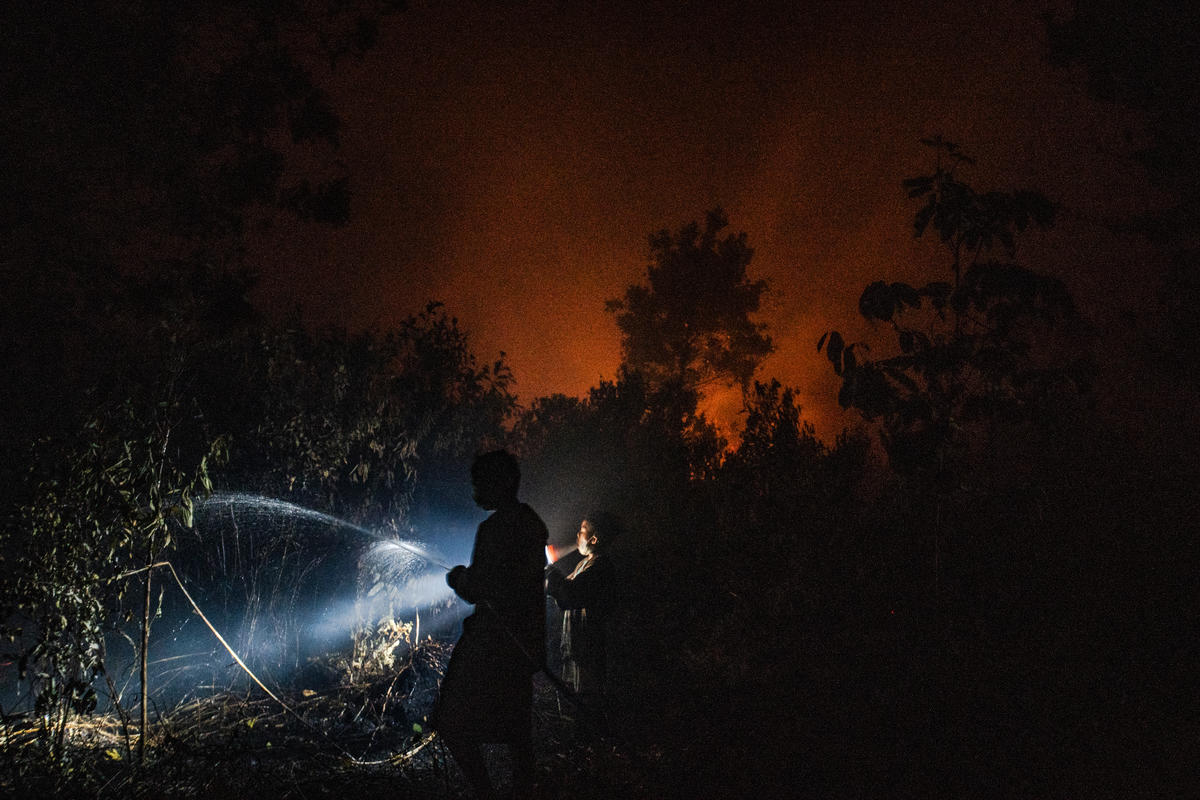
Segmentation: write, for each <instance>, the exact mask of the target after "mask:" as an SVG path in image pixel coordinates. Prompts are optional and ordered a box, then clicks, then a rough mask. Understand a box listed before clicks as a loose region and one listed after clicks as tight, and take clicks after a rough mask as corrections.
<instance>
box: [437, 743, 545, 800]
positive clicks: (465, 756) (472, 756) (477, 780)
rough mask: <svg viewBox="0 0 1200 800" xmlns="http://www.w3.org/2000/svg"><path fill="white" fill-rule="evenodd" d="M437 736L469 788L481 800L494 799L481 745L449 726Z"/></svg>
mask: <svg viewBox="0 0 1200 800" xmlns="http://www.w3.org/2000/svg"><path fill="white" fill-rule="evenodd" d="M438 735H439V736H441V737H442V741H444V742H445V743H446V747H447V748H449V749H450V754H451V755H452V756H454V760H455V761H456V762H458V766H459V769H461V770H462V771H463V774H464V775H466V776H467V782H468V783H470V784H471V788H472V789H474V790H475V794H476V795H477V796H479V797H480V798H481V800H493V798H495V797H496V791H495V789H493V788H492V779H491V777H490V776H489V775H488V770H487V761H485V760H484V758H483V745H482V743H480V741H479V740H478V739H475V738H473V737H470V736H461V735H459V734H458V733H457V732H456V731H455V730H454V728H453V726H449V729H448V730H447V727H446V726H445V725H443V727H442V728H440V729H439V730H438ZM532 753H533V751H532V750H530V755H532Z"/></svg>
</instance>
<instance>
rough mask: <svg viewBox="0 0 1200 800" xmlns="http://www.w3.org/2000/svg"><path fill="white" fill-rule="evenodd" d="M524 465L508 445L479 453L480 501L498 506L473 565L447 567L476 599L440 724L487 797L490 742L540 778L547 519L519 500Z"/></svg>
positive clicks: (459, 587) (521, 790)
mask: <svg viewBox="0 0 1200 800" xmlns="http://www.w3.org/2000/svg"><path fill="white" fill-rule="evenodd" d="M520 480H521V473H520V469H519V468H518V467H517V461H516V459H515V458H513V457H512V456H511V455H510V454H509V453H507V452H505V451H503V450H496V451H493V452H490V453H485V454H484V455H481V456H479V457H478V458H476V459H475V463H474V464H473V465H472V466H471V485H472V488H473V490H474V496H475V502H476V504H477V505H479V507H480V508H483V509H485V510H487V511H491V512H493V513H492V515H491V516H489V517H488V518H487V519H486V520H484V521H483V522H482V523H481V524H480V526H479V530H478V531H476V533H475V547H474V550H473V551H472V553H471V565H470V566H467V567H464V566H462V565H461V564H460V565H459V566H456V567H454V568H453V569H452V570H450V572H449V573H447V575H446V583H448V584H449V585H450V588H452V589H453V590H454V591H455V593H457V594H458V596H459V597H461V598H463V599H464V600H466V601H467V602H468V603H474V604H475V613H473V614H471V616H469V617H467V618H466V619H465V620H464V621H463V632H462V636H461V637H460V638H459V640H458V643H457V644H456V645H455V646H454V652H453V653H452V654H451V655H450V663H449V664H448V665H447V667H446V676H445V677H444V678H443V679H442V689H441V696H440V698H439V700H438V708H437V714H436V718H435V719H436V725H437V730H438V733H439V734H440V735H441V737H442V739H443V741H445V742H446V746H447V747H449V748H450V752H451V753H452V754H453V755H454V759H455V760H456V761H457V762H458V765H459V766H460V767H461V768H462V770H463V772H464V773H466V776H467V779H468V780H469V781H470V782H471V785H472V786H473V787H474V788H475V791H476V792H477V793H478V794H479V796H480V797H488V798H490V797H494V796H495V790H494V789H493V787H492V784H491V779H490V778H489V777H488V771H487V764H486V762H485V761H484V757H483V748H482V745H483V744H485V743H506V744H508V745H510V747H511V749H512V757H513V788H514V794H515V795H516V796H517V797H523V796H527V795H528V794H529V792H530V790H531V789H532V786H533V770H534V762H533V739H532V727H531V726H532V719H531V713H532V706H533V673H534V672H536V671H537V670H539V669H540V668H541V666H542V664H543V663H544V661H545V646H546V645H545V624H546V622H545V600H544V596H543V594H542V572H543V565H544V561H543V553H544V547H545V545H546V526H545V524H544V523H543V522H542V520H541V518H539V517H538V515H537V514H536V513H535V512H534V510H533V509H532V508H530V507H529V506H527V505H525V504H524V503H522V502H520V501H518V500H517V488H518V486H519V484H520Z"/></svg>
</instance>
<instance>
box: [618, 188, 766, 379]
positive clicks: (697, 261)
mask: <svg viewBox="0 0 1200 800" xmlns="http://www.w3.org/2000/svg"><path fill="white" fill-rule="evenodd" d="M728 224H729V220H728V219H727V218H726V216H725V214H724V212H723V211H721V209H719V208H717V209H714V210H712V211H709V212H708V213H707V215H706V217H705V221H704V227H703V228H701V227H700V225H699V224H697V223H696V222H692V223H689V224H687V225H685V226H684V227H682V228H680V229H679V231H677V232H676V233H671V232H670V231H668V230H665V229H664V230H662V231H659V232H658V233H656V234H653V235H652V236H650V264H649V266H648V267H647V271H646V283H645V284H633V285H631V286H629V287H628V288H627V289H626V290H625V295H624V297H622V298H619V299H614V300H609V301H608V304H607V309H608V311H609V312H610V313H612V314H614V315H615V316H616V322H617V327H618V328H619V329H620V331H621V351H622V358H623V363H624V366H625V367H626V368H627V369H630V370H633V371H637V372H640V373H642V374H643V375H645V376H646V377H647V379H649V380H650V381H651V382H652V383H653V384H655V385H676V386H678V387H681V388H683V389H686V390H690V391H695V390H697V389H699V388H700V387H703V386H705V385H707V384H709V383H712V382H714V381H723V382H726V383H730V384H733V383H736V384H737V385H739V386H740V387H741V388H742V389H743V390H746V389H748V388H749V386H750V382H751V380H752V378H753V376H754V372H755V370H756V369H757V368H758V365H759V363H760V362H761V361H762V359H763V358H764V357H765V356H767V355H768V354H769V353H770V352H771V351H772V350H773V344H772V342H771V338H770V337H769V336H768V335H767V333H766V324H765V323H761V322H756V321H755V320H754V319H752V315H753V314H754V313H755V312H757V311H758V309H759V305H760V303H761V300H762V296H763V293H764V292H765V291H766V289H767V284H766V281H764V280H751V279H750V277H749V276H748V274H747V267H748V266H749V265H750V260H751V258H752V257H753V255H754V251H753V250H752V249H751V248H750V247H749V245H747V243H746V234H745V233H737V234H728V235H725V236H722V235H721V232H722V231H723V230H724V229H725V228H726V227H727V226H728Z"/></svg>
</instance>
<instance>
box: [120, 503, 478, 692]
mask: <svg viewBox="0 0 1200 800" xmlns="http://www.w3.org/2000/svg"><path fill="white" fill-rule="evenodd" d="M195 510H196V519H195V525H194V527H193V528H192V531H191V535H190V536H187V537H184V538H183V539H181V541H180V549H179V551H178V552H177V554H176V558H177V559H178V566H179V568H180V570H181V572H182V577H183V579H184V581H185V582H186V583H187V585H188V589H189V591H190V592H191V593H192V594H193V595H194V596H195V598H196V601H197V602H198V603H199V607H200V608H201V609H202V610H203V613H204V614H205V616H206V617H209V618H210V619H211V620H212V621H213V624H215V625H216V626H217V628H218V629H219V630H221V632H222V634H223V635H224V636H225V637H226V638H227V639H228V640H229V642H230V643H231V644H232V645H233V647H234V648H235V649H236V650H237V651H238V652H239V654H240V655H241V657H243V658H244V659H245V660H246V661H247V663H249V664H250V665H251V666H252V668H253V669H254V671H255V672H256V673H257V674H259V675H260V676H261V677H263V679H265V680H267V681H268V682H269V683H274V684H276V685H284V684H289V683H300V682H304V683H305V685H306V686H308V685H311V684H310V683H309V681H311V680H312V679H313V674H312V669H313V668H314V664H315V663H330V664H331V663H333V661H330V659H334V660H336V659H337V658H339V656H338V655H337V654H342V653H346V652H348V648H350V646H351V644H352V642H353V641H354V639H353V637H354V636H356V635H357V633H356V632H358V633H361V632H366V633H367V634H368V635H370V632H371V631H372V630H373V629H374V628H375V626H376V625H381V624H382V623H384V622H385V621H387V620H397V621H398V620H400V619H407V620H409V621H413V620H414V619H417V618H419V620H420V621H419V623H418V626H417V630H419V631H420V638H421V639H424V638H425V637H426V636H428V635H440V634H441V633H444V632H446V631H448V630H450V629H452V628H453V626H456V625H457V624H459V623H460V622H461V620H462V617H464V616H465V614H466V613H467V609H466V607H465V606H463V605H462V604H461V603H459V602H457V601H456V599H455V595H454V593H453V591H452V590H451V589H450V588H449V587H448V586H447V585H446V582H445V572H446V571H447V570H449V569H450V567H449V565H448V563H447V558H446V557H445V556H442V555H441V554H440V553H437V552H436V551H435V550H433V549H431V547H430V546H429V545H427V544H426V543H425V542H421V541H414V540H412V539H408V538H400V537H399V536H397V535H395V534H394V533H393V532H391V531H388V530H387V529H383V528H372V527H370V526H367V525H361V524H358V523H355V522H351V521H349V520H345V519H341V518H339V517H336V516H334V515H332V514H328V513H325V512H322V511H317V510H314V509H311V508H306V507H304V506H302V505H298V504H296V503H292V502H288V501H286V500H279V499H274V498H270V497H264V496H260V495H256V494H251V493H244V492H219V493H214V494H212V495H210V496H208V497H205V498H198V499H197V501H196V509H195ZM445 522H446V524H445V525H441V524H438V525H436V526H435V527H434V528H433V529H434V530H436V531H437V532H438V533H439V534H440V535H442V536H443V537H446V536H449V537H450V538H448V539H447V541H448V542H451V540H452V539H453V536H456V535H461V534H462V532H463V530H465V526H464V525H463V523H464V522H465V521H464V520H460V519H457V518H455V519H447V520H445ZM443 528H445V530H443ZM156 585H158V586H164V585H165V584H162V583H158V584H156ZM174 594H177V593H172V592H170V591H169V590H168V591H167V592H166V595H165V598H166V602H165V604H164V603H162V602H161V601H160V612H161V619H160V621H159V623H158V624H156V626H155V627H154V628H153V629H152V643H151V647H150V652H151V657H152V664H151V668H152V673H154V674H153V675H152V680H151V683H152V686H153V687H154V691H155V693H156V694H157V695H158V696H159V697H160V698H164V701H169V700H175V701H178V700H181V699H186V698H187V697H189V696H195V695H196V694H197V693H198V692H200V691H201V690H205V689H207V690H210V691H211V690H216V689H219V688H220V687H221V686H222V685H231V682H233V683H236V682H237V681H239V680H243V679H244V676H242V675H241V674H240V671H239V670H238V669H237V668H235V667H234V666H233V665H232V664H231V663H230V659H229V657H228V654H227V653H225V652H224V650H223V648H221V647H220V645H219V644H218V643H217V642H215V640H214V639H213V637H212V635H211V634H210V633H209V632H208V631H207V630H206V629H204V628H203V627H202V626H200V625H199V624H196V619H195V616H194V614H193V613H192V612H191V609H190V608H188V607H186V606H185V605H184V603H183V602H182V600H181V599H180V598H177V597H174ZM416 643H417V642H416V640H414V641H413V642H412V645H413V646H415V645H416ZM112 647H113V649H112V651H111V652H112V654H113V656H114V657H117V652H121V653H122V655H124V648H123V647H122V645H121V643H120V642H117V641H114V642H113V644H112ZM134 656H135V654H134V653H130V654H129V656H128V657H129V658H130V664H131V665H132V664H133V663H134ZM314 659H315V661H314ZM114 666H115V664H114ZM322 669H326V668H322ZM118 671H129V672H130V674H132V667H130V668H128V669H126V670H120V669H119V668H118ZM322 674H326V673H322ZM119 688H120V687H119ZM122 691H123V689H122Z"/></svg>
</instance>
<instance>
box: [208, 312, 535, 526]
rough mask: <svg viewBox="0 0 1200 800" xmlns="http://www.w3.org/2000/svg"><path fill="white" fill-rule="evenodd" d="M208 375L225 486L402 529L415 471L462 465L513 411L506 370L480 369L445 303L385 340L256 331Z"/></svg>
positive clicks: (227, 348) (229, 348)
mask: <svg viewBox="0 0 1200 800" xmlns="http://www.w3.org/2000/svg"><path fill="white" fill-rule="evenodd" d="M199 370H200V371H201V373H202V375H203V378H202V379H201V380H199V381H198V384H199V386H198V387H197V390H198V391H199V392H200V393H201V397H202V398H203V399H202V404H203V406H204V410H205V418H206V421H207V422H208V424H209V425H210V426H211V427H212V428H213V429H215V430H221V431H225V432H228V433H229V434H230V435H231V436H232V440H233V452H232V454H231V461H230V465H229V471H228V472H227V473H226V475H225V477H224V481H225V482H226V483H227V484H228V485H230V486H233V487H236V488H237V489H239V490H256V491H258V492H261V493H264V494H267V495H269V496H274V497H281V498H282V497H287V498H289V499H294V500H295V501H296V502H300V503H301V504H304V505H310V506H313V507H318V508H321V509H324V510H327V511H329V512H330V513H333V514H335V515H339V516H345V517H347V518H350V519H353V520H364V519H372V520H375V521H377V522H378V521H380V520H390V521H391V522H392V524H396V523H397V522H398V521H399V520H400V518H401V517H402V516H403V515H404V513H405V512H406V510H407V507H408V501H409V499H410V494H411V492H412V490H413V487H414V481H415V479H416V474H417V470H418V469H422V470H424V469H428V470H430V471H434V472H436V471H437V470H438V469H439V468H440V466H441V461H442V460H445V459H456V460H458V463H459V464H460V465H461V463H462V461H463V460H464V459H469V457H470V454H471V453H473V452H474V451H475V450H476V449H477V448H479V447H481V446H482V445H483V444H485V443H486V442H488V441H495V440H496V439H498V438H499V437H500V436H502V435H503V430H502V427H501V426H502V424H503V422H504V420H505V419H506V418H507V416H508V415H509V413H510V412H511V411H512V409H513V408H514V407H515V403H516V400H515V397H514V396H513V394H512V392H511V385H512V376H511V373H510V371H509V369H508V366H507V365H506V364H505V363H504V362H503V359H502V358H501V359H499V360H497V361H495V362H494V363H492V364H487V365H482V366H481V365H479V364H478V363H477V361H476V359H475V356H474V354H473V353H471V351H470V349H469V346H468V338H467V334H466V333H465V332H464V331H463V330H462V329H461V328H459V326H458V321H457V320H456V319H454V318H453V317H450V316H448V315H447V314H446V312H445V310H444V309H443V308H442V307H441V306H440V304H437V303H431V304H429V305H428V306H427V307H426V309H425V310H424V311H422V312H421V313H419V314H416V315H413V316H411V317H409V318H408V319H407V320H405V321H404V322H403V323H402V324H401V325H400V326H399V327H398V328H396V329H395V330H391V331H387V332H384V333H375V332H369V331H368V332H363V333H358V334H353V335H350V334H346V333H344V332H342V331H337V330H327V331H321V332H312V331H309V330H306V329H304V328H303V327H301V326H299V325H298V324H295V325H291V326H288V327H284V328H278V329H276V328H261V329H260V328H256V329H254V330H252V331H250V332H249V336H248V337H246V338H234V339H230V340H229V341H227V342H225V343H223V344H221V345H220V347H218V348H217V349H216V350H215V351H214V353H213V356H212V358H211V359H209V360H207V361H206V362H205V363H203V364H201V365H199ZM460 469H461V467H460Z"/></svg>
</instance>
